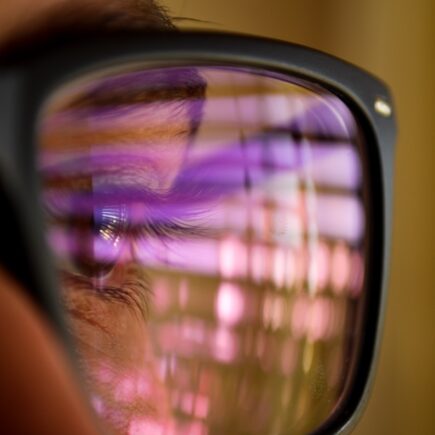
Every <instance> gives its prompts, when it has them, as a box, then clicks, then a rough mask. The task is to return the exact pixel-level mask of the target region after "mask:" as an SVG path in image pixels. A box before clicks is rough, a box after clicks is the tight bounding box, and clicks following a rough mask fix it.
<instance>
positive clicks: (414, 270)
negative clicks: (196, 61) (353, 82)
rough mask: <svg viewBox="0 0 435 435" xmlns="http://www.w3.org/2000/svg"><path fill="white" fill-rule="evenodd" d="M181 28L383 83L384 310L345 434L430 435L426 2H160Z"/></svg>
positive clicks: (434, 32) (433, 378)
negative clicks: (274, 44) (307, 52)
mask: <svg viewBox="0 0 435 435" xmlns="http://www.w3.org/2000/svg"><path fill="white" fill-rule="evenodd" d="M162 3H163V4H164V5H166V6H167V7H168V8H169V11H170V12H171V15H172V16H174V17H186V18H190V19H193V20H202V21H203V22H201V23H198V22H195V21H192V20H187V21H179V24H180V25H181V26H182V27H194V28H195V27H201V28H213V29H218V30H232V31H238V32H244V33H251V34H256V35H265V36H270V37H276V38H280V39H284V40H287V41H291V42H297V43H301V44H305V45H308V46H311V47H314V48H317V49H321V50H324V51H326V52H329V53H331V54H334V55H336V56H339V57H341V58H344V59H346V60H348V61H350V62H352V63H354V64H356V65H359V66H361V67H363V68H365V69H367V70H369V71H371V72H373V73H375V74H376V75H378V76H379V77H381V78H383V79H384V80H385V81H386V82H387V83H388V84H389V85H390V86H391V88H392V90H393V93H394V95H395V99H396V106H397V117H398V122H399V129H400V131H399V141H398V144H397V157H396V178H395V205H394V222H393V224H394V227H393V255H392V264H391V278H390V285H389V300H388V309H387V314H386V323H385V329H384V336H383V342H382V349H381V356H380V361H379V365H378V370H377V375H376V380H375V384H374V388H373V392H372V396H371V399H370V402H369V405H368V408H367V410H366V412H365V414H364V416H363V418H362V420H361V421H360V423H359V425H358V427H357V429H356V430H355V432H354V433H355V434H357V435H366V434H371V435H372V434H373V435H376V434H407V435H408V434H435V334H434V330H435V264H434V258H435V255H434V254H435V252H434V245H435V237H434V226H435V205H434V202H435V194H434V188H435V1H434V0H414V1H410V0H364V1H356V0H268V1H265V0H162Z"/></svg>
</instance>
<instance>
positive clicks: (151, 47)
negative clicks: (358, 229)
mask: <svg viewBox="0 0 435 435" xmlns="http://www.w3.org/2000/svg"><path fill="white" fill-rule="evenodd" d="M174 59H176V63H177V65H180V62H183V63H186V64H190V65H192V66H193V65H198V64H199V63H203V64H216V65H221V66H230V65H231V66H234V67H245V68H256V69H261V70H264V71H270V72H275V73H279V74H282V75H284V76H288V77H292V78H294V77H297V78H300V79H303V80H305V81H307V82H312V83H314V84H316V85H320V86H322V87H324V88H325V89H327V90H329V91H330V92H332V93H333V94H335V95H337V96H338V97H339V98H340V99H341V100H342V101H344V102H345V104H346V105H347V106H348V107H350V108H351V110H352V112H353V113H354V115H355V114H357V118H358V120H359V121H360V122H361V123H362V125H363V127H364V130H365V133H366V134H367V137H368V138H371V140H373V144H371V145H370V146H372V147H373V150H372V152H371V155H370V156H371V157H372V158H373V159H374V160H375V161H374V162H373V163H372V166H373V169H374V171H373V174H371V176H372V180H371V183H373V186H377V187H378V188H379V191H377V192H373V191H372V194H375V195H377V196H379V201H378V202H379V204H378V205H380V210H376V212H375V214H374V217H376V222H377V224H378V225H379V228H378V229H377V235H378V236H380V242H379V240H377V241H376V243H378V247H379V248H380V249H381V253H380V255H377V258H376V257H375V260H377V262H378V263H379V264H378V265H377V266H376V267H375V269H374V270H375V271H376V270H378V273H375V274H374V275H378V276H373V277H369V280H370V283H371V282H372V281H375V283H374V284H373V286H374V290H372V286H370V292H372V293H374V295H372V296H371V297H372V298H374V299H375V304H376V307H375V306H374V307H369V308H370V310H371V311H368V318H367V319H365V322H366V323H365V324H366V325H367V324H368V325H369V326H371V328H372V330H371V331H370V332H369V333H368V334H367V336H366V337H365V340H364V343H363V344H362V345H361V351H362V353H364V361H363V362H361V363H359V367H358V370H357V376H356V377H357V378H358V377H361V376H362V377H363V378H364V379H363V381H361V382H359V384H360V385H359V387H358V388H357V386H356V385H353V386H352V390H355V389H356V388H357V389H358V391H356V392H355V391H353V392H352V394H349V396H348V397H347V398H346V400H348V401H349V397H351V400H350V402H351V403H350V404H348V407H347V408H348V409H341V410H340V412H339V413H338V414H337V415H334V414H333V415H332V416H331V417H330V418H329V419H328V420H326V421H325V422H324V423H323V424H322V425H321V426H320V427H319V428H318V429H317V430H315V431H314V432H312V434H313V435H314V434H316V435H317V434H321V433H322V434H323V433H336V434H343V433H348V432H349V431H351V430H352V428H353V427H354V426H355V425H356V422H357V421H358V420H359V418H360V416H361V414H362V412H363V410H364V408H365V405H366V403H367V401H368V397H369V392H370V389H371V386H372V384H373V375H374V366H375V362H376V361H377V359H378V354H379V347H380V338H381V328H382V324H383V318H384V313H385V303H386V293H387V291H386V290H387V275H388V265H389V257H390V244H391V217H392V216H391V213H392V179H393V154H394V144H395V137H396V124H395V114H394V109H393V112H392V114H391V115H390V116H389V117H385V116H382V115H381V114H379V113H378V112H377V111H376V109H375V101H376V99H378V98H381V99H382V100H383V101H385V102H386V103H387V104H389V105H390V107H391V108H393V102H392V97H391V94H390V92H389V90H388V88H387V86H386V85H385V84H384V83H383V82H381V81H380V80H378V79H377V78H375V77H374V76H372V75H371V74H369V73H367V72H365V71H363V70H361V69H360V68H358V67H356V66H353V65H351V64H349V63H347V62H345V61H342V60H340V59H338V58H335V57H333V56H330V55H328V54H325V53H323V52H320V51H317V50H313V49H311V48H308V47H304V46H301V45H297V44H291V43H288V42H283V41H276V40H271V39H267V38H260V37H253V36H246V35H237V34H229V33H218V32H209V31H207V32H204V31H194V32H116V33H113V34H105V35H95V36H89V35H86V37H84V38H83V39H77V38H74V39H69V38H66V39H65V40H64V39H62V38H61V39H60V40H59V41H48V42H47V43H45V44H42V45H41V46H38V47H37V48H36V49H35V48H33V49H32V51H31V52H27V55H26V56H24V54H23V53H19V54H18V56H16V55H13V56H12V57H10V56H9V57H7V58H6V60H0V144H5V143H8V144H9V147H8V148H7V149H6V148H5V147H4V145H1V146H0V170H1V171H0V172H1V175H0V176H1V178H2V180H1V182H2V183H3V184H4V185H5V188H6V189H8V191H9V193H10V195H9V196H10V197H11V200H13V201H14V204H13V207H14V208H15V209H16V210H17V217H18V220H17V225H20V226H21V231H22V232H23V233H24V234H25V237H27V239H28V244H27V248H28V250H29V252H30V253H29V256H30V265H31V266H30V267H32V273H31V274H30V275H32V277H33V278H32V280H33V282H32V283H30V282H29V283H26V284H27V285H30V288H31V290H30V291H31V293H32V296H33V299H34V300H35V301H36V303H37V304H38V305H40V306H41V308H42V309H43V311H45V312H46V313H47V315H48V317H49V318H50V320H51V321H52V322H53V324H54V325H55V327H56V328H57V329H58V331H59V333H60V335H61V336H62V337H63V339H64V340H65V341H66V342H67V344H68V346H67V347H68V348H70V343H68V341H69V340H68V336H67V334H66V332H65V324H64V321H63V319H62V314H61V308H60V306H59V303H58V301H54V298H55V296H54V295H55V293H56V292H55V281H54V279H53V277H52V275H53V273H52V265H51V262H50V260H49V258H50V255H49V250H48V248H47V246H46V243H45V241H44V240H43V236H42V230H41V231H38V232H37V233H38V234H35V233H36V232H35V231H34V230H33V229H32V228H33V226H36V227H37V228H39V229H41V228H42V213H41V210H39V207H38V206H39V204H37V200H36V198H37V194H38V175H37V173H36V165H35V155H36V149H37V144H36V137H37V124H38V113H39V110H40V108H41V106H42V104H43V103H44V102H45V100H46V98H47V97H48V96H49V95H50V94H51V93H52V92H53V91H54V90H55V89H57V88H58V87H59V86H61V85H62V84H64V83H68V82H70V81H71V80H72V79H73V78H76V77H81V76H83V74H86V73H89V72H91V71H96V70H98V69H100V68H103V67H113V66H114V65H115V64H119V65H122V64H126V63H132V62H135V61H140V62H141V63H143V62H150V63H152V62H155V63H156V65H157V64H159V63H160V64H162V63H164V62H166V63H167V64H168V63H170V62H174ZM35 82H37V83H38V86H34V83H35ZM2 121H3V122H2ZM29 148H30V149H31V151H32V152H28V151H29ZM11 155H12V159H11ZM376 160H377V161H376ZM10 165H12V168H14V169H13V170H10V168H9V167H10ZM376 166H378V168H376ZM8 168H9V169H8ZM14 172H15V174H14ZM372 200H373V201H374V199H373V198H372ZM24 243H25V242H24ZM379 243H380V246H379ZM38 253H39V254H41V253H42V255H39V256H38ZM17 278H19V277H17ZM69 350H70V349H69ZM365 350H366V351H367V352H368V354H367V355H366V353H365V352H364V351H365ZM361 373H362V375H361ZM359 375H361V376H359ZM354 383H355V382H354Z"/></svg>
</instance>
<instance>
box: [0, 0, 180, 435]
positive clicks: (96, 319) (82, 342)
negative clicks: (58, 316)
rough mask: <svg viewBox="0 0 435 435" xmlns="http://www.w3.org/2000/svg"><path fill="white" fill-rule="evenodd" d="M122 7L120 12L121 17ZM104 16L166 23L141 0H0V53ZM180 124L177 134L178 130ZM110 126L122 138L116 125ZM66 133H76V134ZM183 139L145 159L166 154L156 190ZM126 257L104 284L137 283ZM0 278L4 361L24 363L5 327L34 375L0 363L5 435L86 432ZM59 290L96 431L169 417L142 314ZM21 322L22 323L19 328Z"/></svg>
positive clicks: (54, 347) (29, 312) (54, 359)
mask: <svg viewBox="0 0 435 435" xmlns="http://www.w3.org/2000/svg"><path fill="white" fill-rule="evenodd" d="M140 5H141V6H140ZM126 8H127V11H128V12H125V10H126ZM107 15H109V16H114V17H118V15H119V17H120V18H119V20H117V21H116V23H115V24H114V27H129V26H130V25H131V26H132V27H141V26H143V27H145V28H146V27H151V28H155V27H159V26H162V27H167V26H168V21H167V20H165V18H164V17H163V15H162V13H161V11H160V10H159V9H158V8H157V7H156V6H155V5H154V3H152V2H151V1H148V0H144V1H143V3H142V4H141V2H132V1H128V0H125V1H123V0H119V1H87V0H83V1H82V0H40V1H38V2H36V3H35V2H32V1H30V0H17V1H14V2H10V1H8V0H2V1H0V48H4V47H9V46H10V45H12V46H13V45H14V43H16V42H17V41H18V44H26V43H30V42H29V41H30V40H31V39H32V37H34V36H35V35H40V34H42V35H43V37H44V38H47V37H50V34H51V33H50V32H51V30H50V26H51V25H52V24H51V21H52V20H53V18H54V17H58V20H54V21H55V22H57V24H56V28H54V30H53V33H56V32H58V31H62V25H65V26H66V27H67V26H71V25H75V24H77V23H82V24H83V26H84V27H85V28H91V27H95V26H97V28H98V26H100V25H101V22H102V21H104V20H103V18H105V17H106V18H107ZM162 17H163V18H162ZM59 23H61V24H59ZM169 26H170V25H169ZM0 55H1V52H0ZM180 128H182V129H184V131H185V130H186V126H185V125H182V126H181V127H180ZM116 129H118V133H120V134H121V133H122V126H118V127H115V130H116ZM73 130H74V129H73ZM75 133H78V130H77V129H75ZM112 133H113V132H112ZM114 134H115V135H116V132H115V133H114ZM138 134H140V132H139V133H138ZM59 142H60V141H59V138H57V139H56V137H55V135H54V137H52V138H51V146H53V147H54V148H56V147H58V146H59ZM185 143H186V141H185V139H181V140H179V145H178V146H176V149H174V148H172V149H171V152H170V153H169V152H167V150H165V149H164V146H162V147H159V146H155V147H154V149H151V151H150V152H151V154H152V155H154V157H156V156H158V155H161V154H162V153H163V154H166V155H167V156H169V157H168V158H167V159H166V161H165V162H166V163H164V164H163V166H161V167H158V165H157V166H156V168H155V170H156V171H157V172H158V173H161V174H162V176H161V177H160V180H161V186H160V187H164V188H168V187H169V186H170V185H171V183H172V181H173V179H174V177H175V175H176V173H177V171H178V168H179V165H180V163H181V160H182V154H183V148H184V147H185ZM177 150H178V151H177ZM156 161H157V160H156ZM161 161H162V159H160V162H161ZM160 165H162V163H160ZM127 251H128V249H126V252H125V253H124V254H123V255H124V261H123V263H122V265H121V266H119V267H118V268H116V267H115V269H114V270H113V272H112V273H111V277H110V283H111V284H112V285H119V286H122V285H124V283H125V281H126V280H130V281H131V280H132V279H137V278H138V276H139V274H140V273H141V272H140V271H139V270H138V267H137V265H136V264H135V263H134V262H133V261H132V260H131V259H130V260H129V259H128V255H129V254H128V252H127ZM0 272H1V271H0ZM0 280H1V286H0V287H1V292H0V299H1V300H2V301H3V303H1V304H0V318H1V319H2V322H3V323H2V327H1V335H0V349H1V352H2V354H8V355H11V356H10V362H11V363H13V365H14V366H15V367H23V366H25V361H26V360H27V359H28V358H29V354H28V352H15V353H9V350H10V348H11V342H10V340H9V338H8V336H7V335H5V333H4V332H5V331H7V330H13V331H18V332H17V333H16V335H14V337H16V340H18V342H19V343H20V346H22V347H21V348H22V349H26V348H27V347H26V346H29V347H28V349H29V352H32V353H33V355H34V361H33V362H32V364H33V367H34V370H33V371H29V372H27V371H26V372H25V377H24V378H25V379H26V380H27V382H26V383H25V382H23V381H22V380H23V379H24V378H23V373H24V372H23V370H24V369H23V370H18V369H17V370H16V371H15V372H13V373H12V376H11V373H10V372H9V370H8V369H7V367H4V366H3V365H2V366H0V379H1V380H3V379H5V380H6V379H7V382H5V383H3V381H2V382H1V384H2V385H6V388H2V389H1V392H0V406H1V408H2V409H0V413H1V415H2V417H1V418H2V420H0V423H3V424H2V427H3V428H8V427H9V428H11V430H8V431H7V432H8V433H63V434H67V433H71V434H77V433H81V434H92V433H95V427H96V425H95V421H94V418H93V417H92V415H91V413H90V412H89V408H88V406H87V404H86V402H87V401H86V400H83V398H82V397H81V391H80V388H79V387H78V386H77V382H76V377H75V375H74V374H73V370H71V367H70V366H69V362H68V361H67V359H66V358H65V356H64V355H63V351H62V346H61V345H59V343H57V342H56V339H55V338H54V337H53V334H52V332H51V331H50V330H49V328H48V327H47V325H46V324H45V321H44V319H43V316H41V314H40V313H38V312H36V310H35V309H34V308H33V307H32V306H31V304H30V303H29V301H27V299H26V296H25V292H22V290H20V289H17V287H16V285H15V284H14V283H13V282H12V281H11V280H10V279H9V278H8V277H7V275H6V274H4V273H3V272H1V273H0ZM63 287H64V288H63V290H64V293H66V294H67V296H66V297H65V300H66V307H67V311H68V312H69V313H70V314H71V319H72V322H71V329H72V332H73V335H74V336H75V338H76V341H77V343H78V350H79V354H80V364H81V366H82V368H83V369H84V378H85V381H86V382H85V383H86V386H85V387H86V389H87V390H88V391H89V390H90V391H91V393H90V396H91V397H90V399H91V402H92V405H93V408H94V409H95V410H96V411H97V413H99V414H101V415H102V416H103V417H104V419H103V420H104V423H103V424H104V429H105V430H106V431H107V432H108V433H129V431H130V430H131V429H132V425H133V429H134V428H137V427H138V424H139V423H140V424H142V426H141V427H146V422H147V419H152V421H151V422H150V425H151V426H149V427H153V426H152V425H153V424H154V420H155V421H157V422H159V421H160V422H161V421H169V406H168V404H167V398H166V397H165V391H164V388H163V386H162V385H161V384H160V383H159V381H158V380H157V376H156V373H155V365H154V360H153V354H152V350H151V348H150V345H149V340H148V334H147V329H146V324H145V322H144V318H143V316H142V315H141V314H140V313H137V312H134V310H133V311H132V309H131V307H128V306H126V305H125V304H122V303H119V302H113V301H107V300H105V299H102V298H100V297H99V296H98V295H96V294H95V293H92V292H89V291H86V289H85V290H84V289H83V288H79V286H77V285H76V284H71V282H69V283H66V284H65V283H64V285H63ZM6 307H8V308H6ZM15 307H16V310H15V311H17V313H19V315H18V314H17V315H16V316H10V315H8V316H6V315H3V312H4V313H6V312H8V310H12V311H13V310H14V309H15ZM12 311H11V312H12ZM20 325H28V328H23V327H20ZM35 334H36V336H37V339H35ZM139 343H140V344H139ZM36 344H38V350H37V351H36V350H35V351H34V352H33V351H32V350H31V349H32V348H33V347H35V345H36ZM48 373H49V374H48ZM20 380H21V381H20ZM141 388H142V390H143V391H142V390H141ZM133 390H134V391H136V393H141V395H140V396H141V397H139V395H138V394H136V393H132V391H133ZM11 391H13V392H14V394H13V396H14V398H16V400H14V401H11V400H8V394H10V393H11ZM32 397H33V399H32ZM29 406H30V407H31V412H29ZM22 407H25V408H26V409H25V410H24V412H25V414H26V419H19V418H17V416H18V415H19V414H20V412H21V411H22ZM53 416H54V418H53ZM158 424H160V423H158ZM144 425H145V426H144ZM30 428H31V429H30ZM38 428H40V430H39V429H38ZM138 433H139V432H138Z"/></svg>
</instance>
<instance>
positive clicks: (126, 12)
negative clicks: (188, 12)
mask: <svg viewBox="0 0 435 435" xmlns="http://www.w3.org/2000/svg"><path fill="white" fill-rule="evenodd" d="M123 30H131V31H141V30H142V31H176V30H177V29H176V27H175V25H174V24H173V23H172V21H171V18H170V17H169V14H168V12H167V10H166V9H165V8H164V7H162V6H161V5H159V4H158V3H157V2H156V0H105V1H104V0H84V1H81V0H67V1H66V2H62V3H61V4H59V3H56V4H54V5H53V6H51V7H48V8H46V9H43V10H41V11H40V12H37V13H35V15H34V16H33V17H32V19H31V20H30V21H29V20H28V21H26V22H23V23H20V24H19V26H18V27H17V30H16V31H15V32H12V34H10V35H8V36H6V37H5V39H4V41H2V42H1V44H0V49H1V52H2V55H3V54H9V52H14V51H20V50H21V49H25V50H28V49H29V48H32V47H34V46H36V45H39V44H43V43H44V42H47V41H49V40H52V39H58V38H74V37H83V36H84V35H87V34H99V35H101V34H105V33H111V32H117V31H123Z"/></svg>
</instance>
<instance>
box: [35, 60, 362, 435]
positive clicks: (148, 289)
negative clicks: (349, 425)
mask: <svg viewBox="0 0 435 435" xmlns="http://www.w3.org/2000/svg"><path fill="white" fill-rule="evenodd" d="M361 141H362V137H361V135H360V133H359V129H358V126H357V124H356V122H355V120H354V118H353V116H352V114H351V112H350V111H349V109H348V108H347V107H346V106H345V105H344V104H343V103H342V102H341V101H340V100H339V99H338V98H337V97H335V96H333V95H332V94H330V93H328V92H326V91H324V90H321V89H313V88H310V87H309V86H307V85H306V84H304V83H302V82H296V81H295V82H289V81H288V80H287V79H286V80H284V79H283V78H281V77H279V76H273V77H271V76H270V75H267V74H265V73H263V72H260V71H252V70H250V71H248V70H237V69H230V68H217V67H198V68H194V67H189V68H188V67H182V68H174V67H171V68H169V67H167V68H161V69H154V70H146V69H142V68H140V67H137V66H131V67H130V68H124V69H123V70H106V71H102V72H101V73H98V74H95V75H93V76H88V77H85V78H83V79H80V80H77V81H76V82H73V83H70V84H68V85H67V86H64V87H63V88H61V89H60V90H58V91H57V92H56V93H55V94H54V95H53V96H52V98H51V99H50V100H49V101H48V102H47V104H46V106H45V108H44V111H43V113H42V116H41V125H40V144H41V153H40V171H41V176H42V180H43V186H44V191H43V201H44V204H45V209H46V216H47V237H48V240H49V242H50V245H51V247H52V249H53V251H54V254H55V258H56V260H57V264H58V268H59V276H60V281H61V284H62V290H63V299H64V301H65V306H66V312H67V314H68V319H69V324H70V326H71V330H72V332H73V335H74V336H75V338H76V343H77V349H78V351H79V355H80V364H81V366H82V368H83V372H84V374H85V379H86V381H87V387H88V389H89V392H90V393H89V394H90V397H91V403H92V404H93V406H94V409H95V411H96V412H97V414H99V415H100V416H101V419H102V421H103V422H104V423H105V424H106V425H107V428H108V429H109V430H112V431H113V432H114V433H123V434H124V433H127V434H131V435H132V434H143V433H150V434H189V435H193V434H198V435H199V434H201V435H212V434H228V433H231V434H259V435H263V434H269V433H270V434H272V433H273V434H289V433H291V434H295V433H306V432H309V431H312V430H314V429H316V428H318V427H319V426H320V425H321V424H322V423H323V422H324V421H325V420H326V419H327V418H328V417H330V416H331V414H332V412H333V411H334V409H336V407H337V406H339V405H340V404H341V403H343V400H344V399H345V398H346V392H347V390H346V385H348V383H349V381H350V380H351V367H352V363H353V361H354V360H355V358H356V355H357V353H358V348H359V344H360V335H361V331H360V330H359V328H360V326H359V325H360V322H359V317H360V316H361V312H362V310H363V300H364V291H363V281H364V267H365V263H366V255H365V246H366V234H367V229H366V228H367V224H368V223H367V222H366V205H365V201H364V195H363V193H364V192H363V191H364V184H365V183H364V170H363V164H362V161H363V157H362V153H361Z"/></svg>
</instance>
